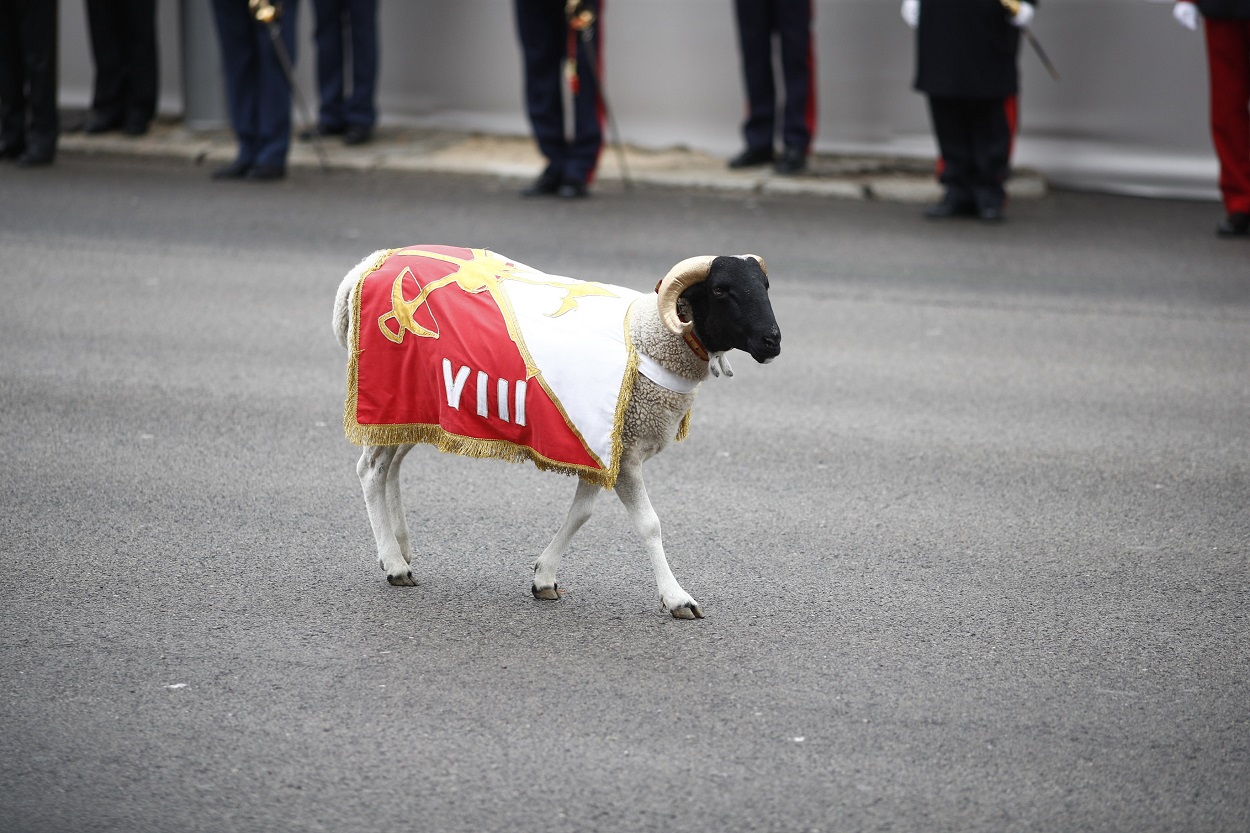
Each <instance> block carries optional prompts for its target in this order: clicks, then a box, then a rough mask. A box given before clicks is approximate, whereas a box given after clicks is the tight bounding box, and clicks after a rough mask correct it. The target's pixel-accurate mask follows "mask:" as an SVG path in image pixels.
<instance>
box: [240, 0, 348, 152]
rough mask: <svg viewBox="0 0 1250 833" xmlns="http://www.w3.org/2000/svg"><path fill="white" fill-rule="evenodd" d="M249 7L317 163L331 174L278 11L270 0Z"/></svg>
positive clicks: (259, 0) (249, 1)
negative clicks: (269, 46) (263, 32)
mask: <svg viewBox="0 0 1250 833" xmlns="http://www.w3.org/2000/svg"><path fill="white" fill-rule="evenodd" d="M247 7H248V9H249V10H250V11H251V12H252V17H254V18H256V22H257V23H259V24H261V25H262V26H264V27H265V30H266V31H267V32H268V33H269V40H270V42H272V43H273V51H274V54H275V55H277V56H278V65H279V66H281V67H282V74H283V75H284V76H285V77H286V85H287V87H288V88H289V89H290V90H291V95H292V96H293V97H294V98H295V106H296V108H297V109H298V110H299V115H300V119H301V120H302V121H303V122H304V125H303V126H304V127H305V129H306V131H307V132H308V133H310V134H311V135H312V140H313V149H314V150H315V151H316V153H317V161H318V162H320V163H321V171H322V173H329V172H330V160H329V159H328V158H327V157H326V150H325V148H323V147H322V146H321V134H320V133H318V132H317V131H316V129H314V128H312V127H311V125H312V119H311V118H309V115H308V102H306V101H304V94H303V93H302V92H300V88H299V84H297V83H296V82H295V67H294V66H292V64H291V55H290V53H289V52H287V51H286V44H285V43H283V42H282V27H281V26H279V25H278V9H277V8H276V7H275V6H274V5H273V3H271V2H270V0H247Z"/></svg>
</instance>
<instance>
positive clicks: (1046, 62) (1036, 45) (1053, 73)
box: [1024, 29, 1059, 81]
mask: <svg viewBox="0 0 1250 833" xmlns="http://www.w3.org/2000/svg"><path fill="white" fill-rule="evenodd" d="M1024 34H1025V37H1027V38H1028V39H1029V45H1030V46H1032V47H1033V51H1034V52H1036V53H1037V57H1038V58H1039V59H1040V60H1041V62H1042V66H1044V67H1046V71H1047V72H1049V73H1050V77H1051V78H1053V79H1055V80H1056V81H1058V80H1059V70H1057V69H1055V65H1054V64H1052V63H1051V62H1050V56H1049V55H1047V54H1046V50H1045V49H1042V42H1041V41H1039V40H1038V39H1037V36H1035V35H1034V34H1033V32H1032V30H1030V29H1025V30H1024Z"/></svg>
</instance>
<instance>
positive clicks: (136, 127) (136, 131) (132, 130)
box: [122, 116, 148, 136]
mask: <svg viewBox="0 0 1250 833" xmlns="http://www.w3.org/2000/svg"><path fill="white" fill-rule="evenodd" d="M122 132H123V133H125V134H126V135H127V136H142V135H143V134H145V133H147V132H148V119H145V118H144V117H143V116H128V117H127V118H126V123H125V124H123V125H122Z"/></svg>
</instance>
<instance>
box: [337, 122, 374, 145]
mask: <svg viewBox="0 0 1250 833" xmlns="http://www.w3.org/2000/svg"><path fill="white" fill-rule="evenodd" d="M372 138H373V128H371V127H365V126H364V125H363V124H353V125H352V126H351V127H349V128H347V130H345V131H344V132H343V144H345V145H364V144H368V143H369V140H370V139H372Z"/></svg>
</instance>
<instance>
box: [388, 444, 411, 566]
mask: <svg viewBox="0 0 1250 833" xmlns="http://www.w3.org/2000/svg"><path fill="white" fill-rule="evenodd" d="M412 449H413V446H411V445H401V446H399V447H398V448H397V449H396V451H395V456H394V457H392V458H391V462H390V465H388V466H387V467H386V511H387V512H389V513H390V516H391V528H392V529H394V530H395V540H396V541H397V542H398V543H399V554H400V555H402V556H403V558H404V563H405V564H408V565H410V566H411V564H412V544H411V543H410V541H409V538H410V536H409V534H408V517H407V515H406V514H405V512H404V500H403V497H402V495H401V494H400V488H399V468H400V465H401V464H402V463H403V462H404V458H405V457H407V456H408V452H409V451H412Z"/></svg>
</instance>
